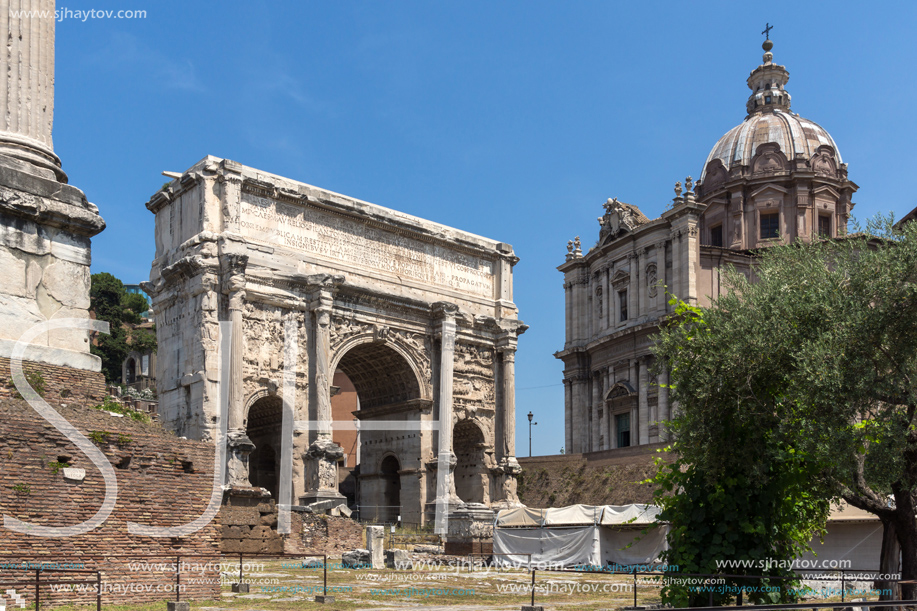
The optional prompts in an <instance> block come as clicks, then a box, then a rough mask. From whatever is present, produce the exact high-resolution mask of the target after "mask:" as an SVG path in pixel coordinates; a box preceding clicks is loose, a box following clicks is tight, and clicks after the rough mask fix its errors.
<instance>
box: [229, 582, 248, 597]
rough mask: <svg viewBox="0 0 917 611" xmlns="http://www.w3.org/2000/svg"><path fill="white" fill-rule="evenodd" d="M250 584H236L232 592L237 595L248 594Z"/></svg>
mask: <svg viewBox="0 0 917 611" xmlns="http://www.w3.org/2000/svg"><path fill="white" fill-rule="evenodd" d="M248 586H249V584H247V583H234V584H232V591H233V592H236V593H237V594H248V591H249V587H248Z"/></svg>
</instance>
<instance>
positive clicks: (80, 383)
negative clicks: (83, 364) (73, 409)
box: [0, 356, 107, 407]
mask: <svg viewBox="0 0 917 611" xmlns="http://www.w3.org/2000/svg"><path fill="white" fill-rule="evenodd" d="M22 368H23V370H24V371H25V373H26V375H27V376H28V375H29V374H30V373H32V372H37V373H40V374H41V377H42V378H44V381H45V384H46V390H45V393H44V395H43V398H44V400H45V401H47V402H48V403H50V404H51V405H59V404H61V403H64V404H66V405H70V406H74V405H83V406H86V407H92V406H93V405H98V404H99V403H101V402H102V399H103V398H104V397H105V396H106V394H107V393H106V390H105V376H103V375H102V373H101V372H98V371H86V370H83V369H73V368H71V367H61V366H58V365H49V364H47V363H36V362H31V361H26V362H24V363H23V367H22ZM10 378H12V373H11V372H10V360H9V359H8V358H6V357H2V356H0V399H2V398H6V397H16V394H17V393H16V389H15V388H12V387H11V386H9V385H8V382H9V380H10Z"/></svg>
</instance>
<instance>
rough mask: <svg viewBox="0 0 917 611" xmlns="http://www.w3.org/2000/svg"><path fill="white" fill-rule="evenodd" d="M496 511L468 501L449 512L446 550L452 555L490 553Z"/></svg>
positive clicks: (492, 543) (491, 550)
mask: <svg viewBox="0 0 917 611" xmlns="http://www.w3.org/2000/svg"><path fill="white" fill-rule="evenodd" d="M494 515H495V514H494V511H493V510H492V509H491V508H490V507H488V506H487V505H483V504H481V503H466V504H465V505H463V506H462V507H460V508H458V509H456V510H454V511H451V512H449V530H448V534H447V535H446V544H445V552H446V554H448V555H451V556H467V555H468V554H489V553H492V552H493V545H494Z"/></svg>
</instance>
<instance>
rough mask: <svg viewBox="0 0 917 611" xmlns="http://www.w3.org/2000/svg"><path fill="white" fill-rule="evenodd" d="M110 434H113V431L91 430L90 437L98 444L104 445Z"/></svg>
mask: <svg viewBox="0 0 917 611" xmlns="http://www.w3.org/2000/svg"><path fill="white" fill-rule="evenodd" d="M109 435H111V433H109V432H108V431H89V439H91V440H92V443H94V444H96V445H102V444H103V443H105V442H106V441H108V436H109Z"/></svg>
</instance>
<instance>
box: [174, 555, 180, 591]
mask: <svg viewBox="0 0 917 611" xmlns="http://www.w3.org/2000/svg"><path fill="white" fill-rule="evenodd" d="M180 600H181V555H178V556H175V602H179V601H180Z"/></svg>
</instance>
